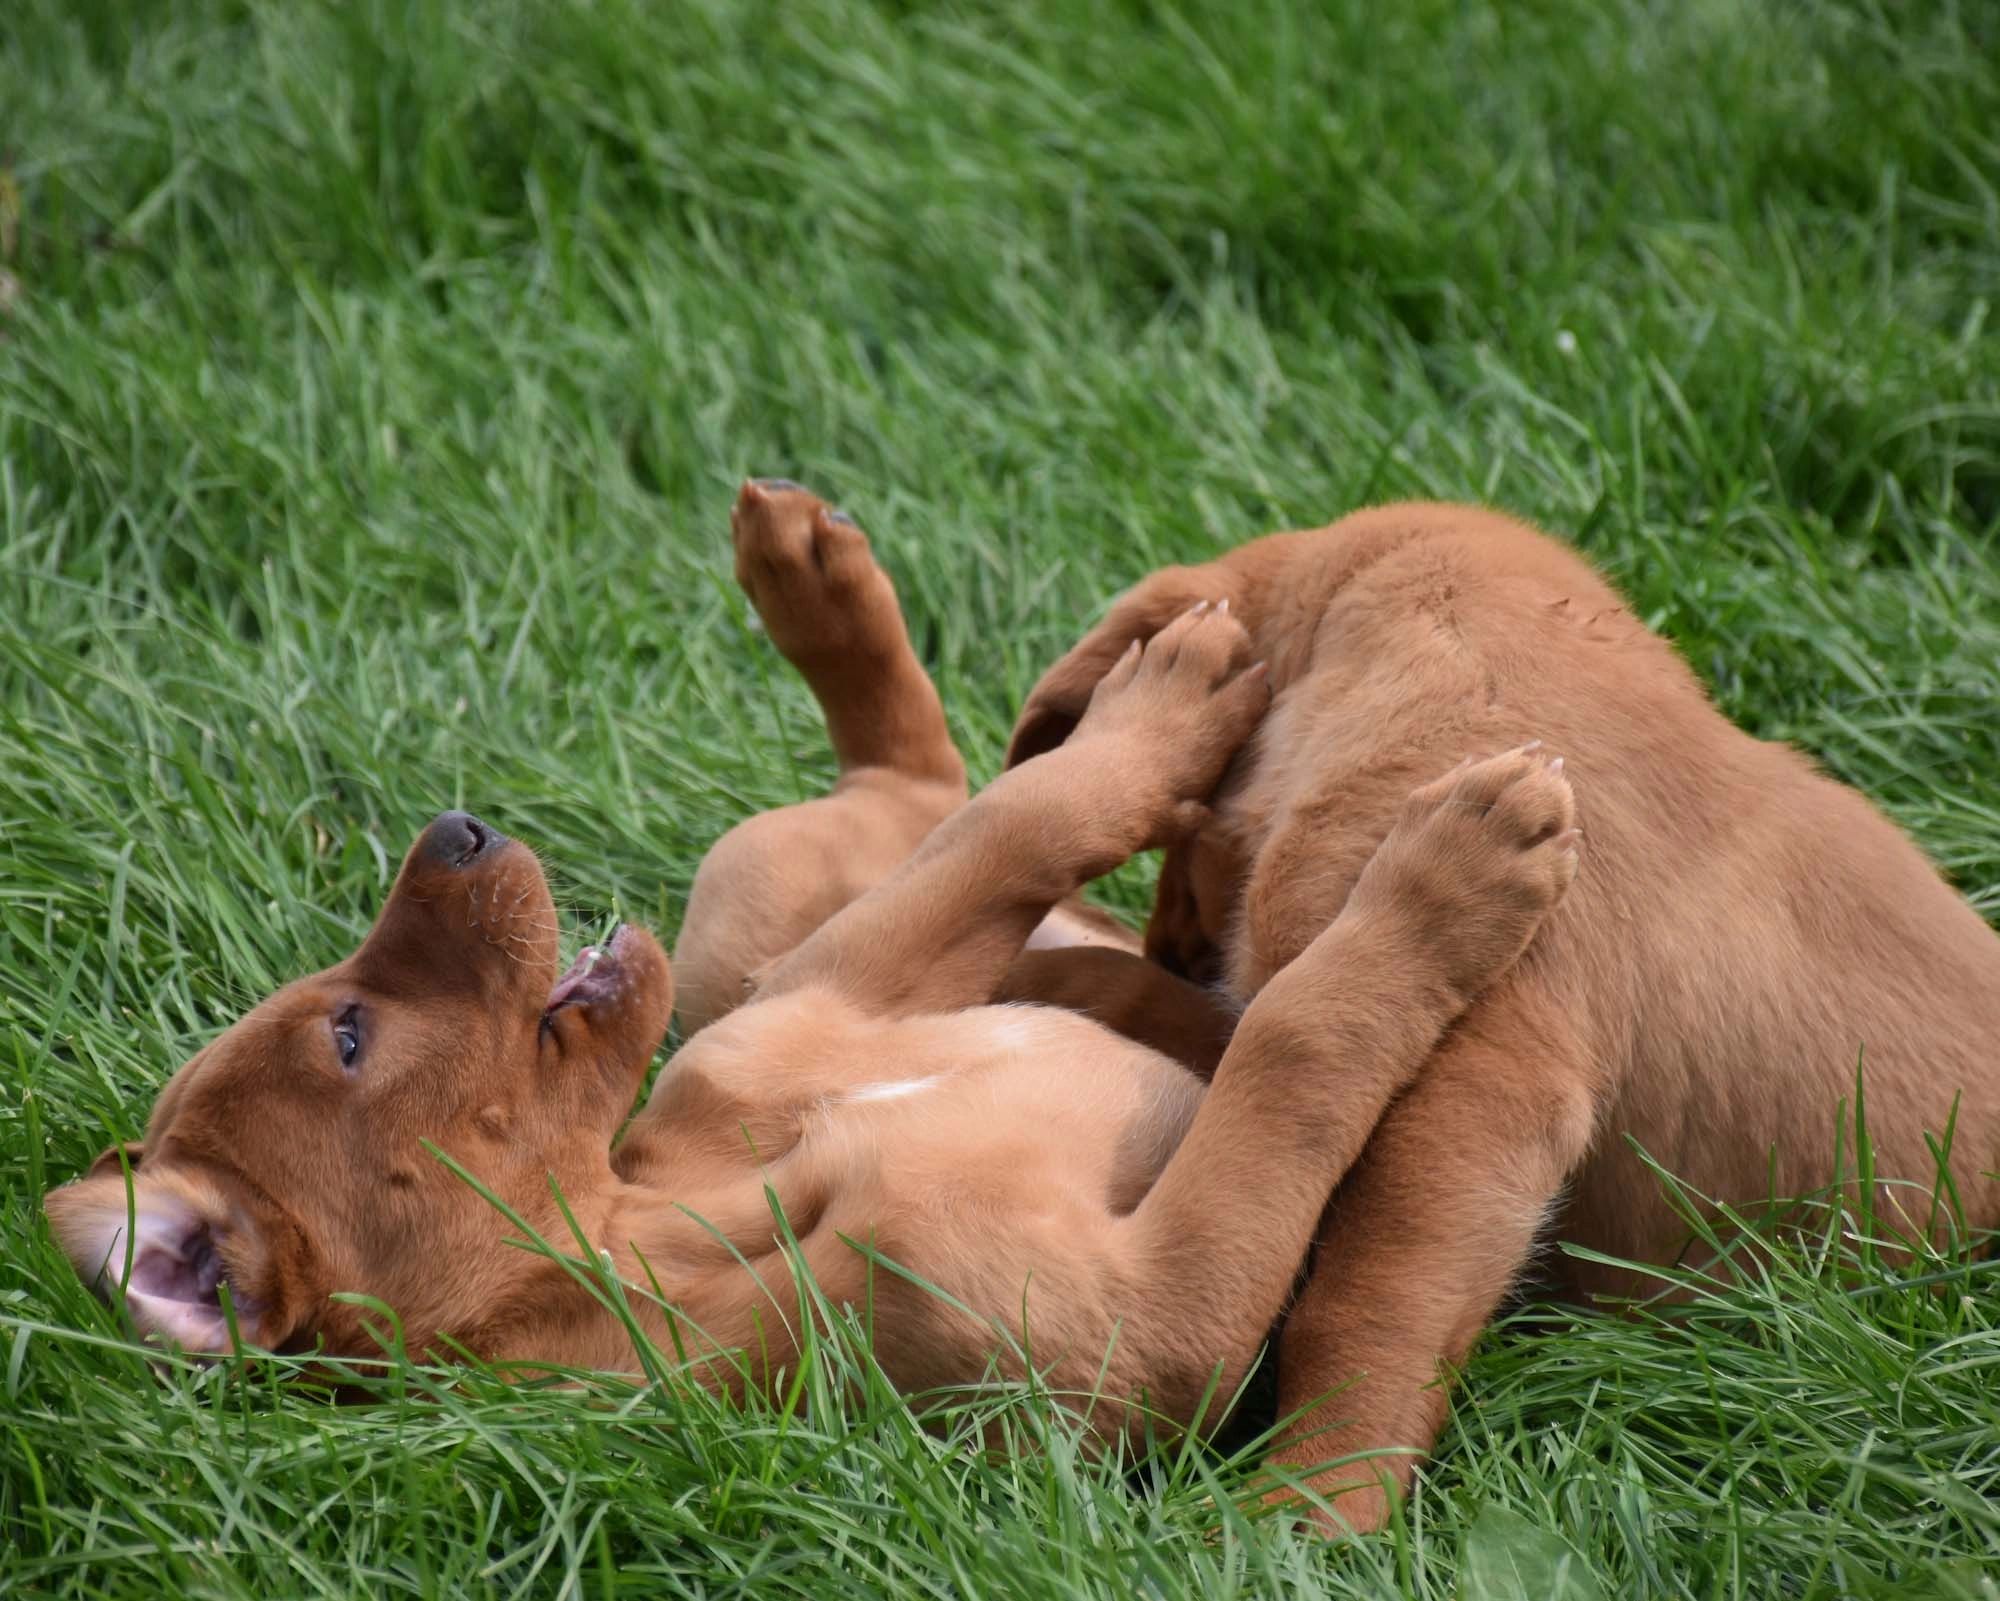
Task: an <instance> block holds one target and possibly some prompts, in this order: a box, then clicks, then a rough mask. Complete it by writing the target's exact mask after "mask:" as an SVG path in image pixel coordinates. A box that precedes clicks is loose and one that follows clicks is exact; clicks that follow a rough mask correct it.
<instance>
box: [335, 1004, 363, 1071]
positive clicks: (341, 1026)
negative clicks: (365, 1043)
mask: <svg viewBox="0 0 2000 1601" xmlns="http://www.w3.org/2000/svg"><path fill="white" fill-rule="evenodd" d="M360 1018H361V1009H360V1008H359V1007H358V1006H350V1007H348V1009H347V1010H346V1011H344V1012H342V1013H341V1014H340V1016H338V1017H337V1018H335V1019H334V1020H333V1044H334V1049H336V1050H337V1051H339V1052H340V1065H341V1066H342V1067H344V1068H346V1069H348V1070H349V1071H350V1072H351V1071H352V1070H353V1068H354V1060H355V1058H356V1057H358V1056H359V1055H360V1054H361V1021H360Z"/></svg>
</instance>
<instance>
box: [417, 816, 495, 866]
mask: <svg viewBox="0 0 2000 1601" xmlns="http://www.w3.org/2000/svg"><path fill="white" fill-rule="evenodd" d="M506 843H507V836H506V835H505V834H503V833H501V832H500V830H499V829H497V828H494V827H492V826H490V825H489V824H486V823H482V822H481V821H480V820H479V819H478V818H476V817H474V816H473V815H472V814H471V813H470V812H443V813H440V814H439V815H438V816H437V817H436V818H435V819H433V820H432V822H431V826H430V827H429V828H427V829H425V830H424V836H423V838H422V839H421V840H420V841H418V845H419V847H420V848H421V850H422V851H423V854H424V856H425V858H426V859H427V860H429V861H432V862H435V863H437V865H438V866H440V867H470V866H471V865H472V864H473V863H474V862H476V861H478V860H479V859H480V858H481V857H483V856H485V855H487V854H488V853H489V852H491V851H494V850H497V849H498V848H499V847H500V846H502V845H504V844H506Z"/></svg>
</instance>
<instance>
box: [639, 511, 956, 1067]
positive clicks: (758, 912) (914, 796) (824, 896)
mask: <svg viewBox="0 0 2000 1601" xmlns="http://www.w3.org/2000/svg"><path fill="white" fill-rule="evenodd" d="M730 529H731V533H732V536H733V538H734V542H735V547H736V579H737V582H738V583H739V584H741V585H742V586H743V590H744V592H745V593H746V594H747V595H748V596H749V597H750V601H751V604H752V605H754V606H755V607H756V608H757V615H758V617H759V618H760V619H762V621H763V624H764V629H765V632H766V633H767V634H768V635H769V636H770V639H771V643H772V644H774V645H775V646H777V648H778V650H779V651H780V652H781V653H782V654H783V656H784V657H785V659H786V660H787V661H789V662H790V663H791V664H792V665H793V666H794V667H796V668H797V669H798V670H799V673H800V674H801V676H803V677H804V679H805V681H806V683H807V684H808V685H809V686H811V689H812V692H813V694H814V696H815V697H816V698H817V699H818V701H819V704H820V710H821V712H822V713H823V714H824V716H825V718H826V730H827V736H828V738H829V740H830V741H831V742H832V745H833V752H834V757H835V759H836V760H837V761H838V763H839V766H840V776H839V778H838V780H837V781H836V782H835V784H834V786H833V790H832V792H831V793H830V794H827V795H823V796H821V797H819V798H818V799H816V800H810V801H805V802H802V803H800V804H799V805H796V806H786V807H782V808H780V809H779V810H777V811H772V812H764V813H760V814H759V815H758V816H756V817H752V818H750V819H748V820H747V821H745V822H743V823H739V824H738V825H737V826H736V827H735V828H732V829H731V830H730V831H729V832H728V833H727V834H725V835H723V836H722V838H721V839H719V840H718V841H716V843H715V845H714V846H713V847H712V848H711V849H710V851H709V853H708V855H707V856H706V857H704V858H703V859H702V863H701V866H700V868H699V869H698V870H697V871H696V873H695V879H694V887H693V889H692V890H691V892H690V893H689V896H688V904H687V914H686V916H685V917H684V918H683V919H682V923H681V937H680V941H679V947H678V949H677V950H676V951H675V953H674V969H675V973H676V976H677V978H678V981H679V983H678V1015H679V1021H680V1028H681V1033H682V1035H683V1036H686V1035H689V1034H692V1033H694V1032H695V1031H696V1030H697V1029H700V1028H702V1027H704V1026H705V1025H707V1024H709V1023H711V1022H713V1021H714V1020H715V1019H716V1018H718V1017H720V1016H722V1014H723V1013H725V1012H727V1011H729V1010H730V1009H731V1008H732V1007H734V1006H735V1005H736V1004H737V1002H738V1001H739V1000H740V999H741V998H742V995H743V990H744V983H745V980H747V979H748V978H749V976H750V975H751V974H752V973H754V972H756V971H757V969H759V968H760V967H763V966H764V965H765V964H766V963H768V962H770V961H772V960H774V959H775V958H777V957H779V956H782V955H783V954H784V953H785V952H787V951H789V950H791V949H792V948H793V947H794V946H796V945H798V944H799V943H800V942H801V941H802V940H804V939H805V938H806V936H807V935H809V934H811V933H812V932H813V930H814V929H816V928H818V927H819V926H820V924H822V923H824V922H825V921H826V920H827V919H828V918H830V917H832V916H833V915H834V914H835V913H836V912H838V911H839V910H840V909H841V908H842V907H843V906H845V905H847V904H848V902H850V901H852V900H854V899H856V898H857V897H859V896H861V895H863V894H865V893H866V892H867V891H868V890H870V889H871V888H873V887H874V886H875V885H876V884H878V883H879V882H881V880H883V879H884V878H886V877H887V876H888V875H889V874H890V873H891V872H893V871H894V870H895V868H896V867H897V866H898V865H900V864H901V863H902V861H903V860H904V859H905V858H906V857H908V856H909V854H910V853H911V852H912V851H913V850H915V849H916V848H917V846H918V845H919V844H920V843H921V842H922V841H923V839H924V838H925V836H926V835H928V834H929V833H930V831H931V830H932V829H933V828H935V827H936V826H937V825H938V824H939V823H940V822H942V821H943V820H944V819H945V818H946V817H948V816H949V815H950V814H951V813H952V812H954V811H956V810H957V809H958V808H959V807H960V806H961V805H963V804H964V802H965V798H966V787H965V764H964V762H963V761H961V760H960V759H959V755H958V751H957V750H956V748H954V746H953V745H952V741H951V734H950V731H949V730H948V729H947V728H946V726H945V720H944V707H943V705H942V704H941V703H940V701H939V700H938V693H937V690H936V688H935V687H934V686H933V685H932V683H931V681H930V678H929V676H928V675H927V674H926V673H925V672H924V669H923V666H922V664H921V663H920V662H919V661H918V660H917V657H916V652H915V651H914V650H913V649H912V648H911V646H910V636H909V633H908V630H907V629H905V627H904V625H903V614H902V609H901V607H900V606H899V605H898V604H897V601H896V591H895V588H894V586H893V585H891V583H890V582H889V575H888V574H887V573H885V572H884V571H883V570H882V568H881V566H880V565H879V564H878V563H877V562H876V560H875V557H874V553H873V552H872V551H871V550H870V549H869V546H868V539H867V536H866V535H865V534H863V533H862V531H861V530H860V529H859V528H857V527H856V526H855V525H854V524H853V522H851V521H850V520H849V519H848V518H846V517H845V516H843V515H842V514H841V513H839V512H837V511H834V510H832V509H831V508H829V507H828V506H827V505H826V504H825V502H823V501H821V500H820V499H819V498H818V497H817V496H814V495H811V494H808V493H807V492H806V491H805V490H802V489H800V488H798V487H797V486H796V485H793V484H789V483H785V482H784V481H782V480H777V479H772V480H766V481H763V482H757V481H752V482H750V483H746V484H745V485H744V486H743V492H742V494H741V495H740V496H738V498H737V502H736V509H735V512H734V514H733V515H732V516H731V518H730Z"/></svg>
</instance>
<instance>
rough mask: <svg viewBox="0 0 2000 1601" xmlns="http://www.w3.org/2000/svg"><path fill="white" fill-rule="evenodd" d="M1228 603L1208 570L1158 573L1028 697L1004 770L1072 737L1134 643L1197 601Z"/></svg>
mask: <svg viewBox="0 0 2000 1601" xmlns="http://www.w3.org/2000/svg"><path fill="white" fill-rule="evenodd" d="M1228 598H1230V584H1229V580H1228V578H1227V577H1226V576H1225V575H1224V574H1223V573H1221V572H1220V571H1218V570H1217V569H1215V568H1213V567H1209V568H1194V567H1163V568H1161V569H1160V571H1158V572H1156V573H1154V574H1152V575H1151V576H1150V577H1148V578H1145V579H1142V580H1140V582H1139V583H1138V585H1137V586H1136V587H1134V588H1132V589H1129V590H1127V591H1126V592H1125V593H1124V594H1123V595H1120V596H1119V597H1118V599H1117V600H1115V601H1114V602H1112V606H1111V610H1110V612H1109V613H1107V614H1106V616H1105V619H1104V621H1103V622H1101V623H1099V624H1098V625H1097V626H1096V627H1095V628H1093V629H1092V630H1091V631H1090V632H1089V633H1087V634H1085V635H1084V636H1083V638H1082V639H1081V640H1079V641H1078V642H1077V644H1076V646H1075V648H1074V649H1072V650H1071V651H1070V653H1069V654H1068V655H1067V656H1064V657H1063V658H1062V659H1061V660H1059V661H1058V662H1057V663H1056V664H1055V665H1054V666H1053V667H1051V668H1050V669H1049V670H1048V671H1047V672H1045V673H1043V674H1042V676H1041V679H1040V680H1039V681H1038V682H1037V683H1036V685H1035V687H1034V688H1033V689H1031V690H1029V691H1028V698H1027V700H1026V701H1025V702H1023V703H1022V706H1021V715H1020V718H1019V719H1018V720H1017V721H1016V722H1015V724H1014V733H1013V736H1012V737H1011V738H1010V739H1009V740H1008V741H1007V766H1009V767H1019V766H1020V765H1021V763H1023V762H1025V761H1027V760H1028V759H1029V758H1030V757H1032V756H1040V755H1041V754H1042V753H1043V752H1044V751H1052V750H1054V749H1055V748H1056V747H1057V746H1058V745H1060V744H1061V743H1062V742H1063V741H1064V740H1066V739H1068V738H1069V736H1070V735H1071V734H1073V733H1075V732H1076V725H1077V724H1078V723H1080V722H1082V721H1083V713H1084V709H1085V708H1086V707H1087V706H1089V705H1090V697H1091V695H1092V693H1093V692H1094V691H1095V690H1096V688H1097V686H1098V683H1099V682H1100V681H1101V680H1102V679H1103V677H1104V675H1105V674H1106V673H1108V672H1110V671H1111V669H1112V668H1114V667H1116V666H1117V665H1118V659H1119V657H1121V656H1123V655H1124V654H1125V652H1126V651H1127V650H1128V649H1130V648H1131V644H1132V641H1133V640H1135V639H1151V638H1152V637H1153V636H1154V635H1155V634H1157V633H1158V632H1159V631H1160V630H1161V629H1162V628H1165V627H1166V626H1167V624H1168V623H1170V622H1172V621H1173V620H1174V619H1175V618H1176V617H1178V616H1180V614H1181V613H1182V612H1184V611H1186V610H1187V609H1188V608H1189V607H1190V606H1193V605H1194V604H1195V603H1196V602H1198V601H1204V600H1224V599H1228Z"/></svg>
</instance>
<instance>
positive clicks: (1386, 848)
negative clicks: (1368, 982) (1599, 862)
mask: <svg viewBox="0 0 2000 1601" xmlns="http://www.w3.org/2000/svg"><path fill="white" fill-rule="evenodd" d="M1575 823H1576V800H1575V797H1574V795H1573V794H1572V793H1571V791H1570V785H1569V780H1568V778H1567V777H1566V776H1565V774H1564V772H1563V761H1562V758H1561V757H1560V756H1557V755H1555V754H1554V753H1553V752H1548V751H1544V750H1543V749H1542V747H1541V743H1540V741H1536V742H1535V743H1534V744H1531V745H1523V746H1522V747H1520V748H1519V749H1518V750H1511V751H1508V752H1506V753H1505V754H1504V755H1500V756H1493V757H1489V758H1488V759H1486V760H1485V761H1478V762H1474V761H1467V762H1464V763H1461V764H1460V765H1459V766H1458V767H1455V768H1454V769H1452V771H1451V772H1449V773H1447V774H1445V775H1444V777H1442V778H1440V779H1437V780H1435V781H1434V782H1432V783H1429V784H1426V785H1424V786H1423V787H1422V788H1421V789H1419V790H1417V791H1416V792H1415V793H1414V794H1412V795H1411V796H1410V798H1409V800H1408V801H1406V802H1405V803H1404V807H1403V813H1402V816H1401V817H1400V818H1398V820H1397V822H1396V825H1395V827H1394V828H1392V829H1391V830H1390V832H1389V836H1388V838H1386V839H1385V840H1383V842H1382V844H1381V845H1380V846H1379V847H1378V848H1377V850H1376V852H1375V855H1374V857H1373V858H1372V859H1371V860H1370V861H1369V863H1368V866H1367V867H1366V868H1365V869H1364V870H1363V872H1362V875H1361V878H1360V881H1359V882H1358V883H1357V884H1356V885H1355V888H1354V895H1353V897H1352V899H1351V900H1350V902H1349V904H1350V905H1351V906H1353V907H1354V908H1355V909H1356V910H1357V911H1358V912H1361V913H1364V914H1366V915H1370V916H1373V917H1377V918H1382V919H1387V920H1389V921H1390V922H1391V923H1393V924H1396V925H1399V926H1400V927H1401V928H1403V929H1404V930H1405V931H1406V932H1407V933H1408V934H1409V935H1410V936H1412V937H1413V938H1414V940H1415V941H1416V943H1417V946H1418V949H1419V953H1420V954H1421V955H1423V956H1426V957H1429V958H1433V959H1435V960H1436V961H1437V962H1438V963H1439V964H1440V967H1441V969H1442V972H1443V975H1444V977H1445V980H1446V982H1448V983H1449V984H1450V985H1451V986H1452V987H1453V989H1454V990H1456V991H1457V993H1458V994H1459V995H1460V996H1461V997H1463V998H1464V999H1466V1000H1470V999H1471V998H1472V997H1473V996H1474V995H1477V994H1478V993H1479V992H1480V991H1482V990H1484V989H1485V988H1486V987H1487V986H1488V985H1489V984H1491V983H1492V982H1493V981H1494V980H1495V979H1496V978H1498V977H1499V976H1500V975H1501V974H1502V973H1504V972H1505V971H1506V970H1507V969H1508V968H1509V967H1511V966H1512V965H1513V964H1514V961H1515V960H1516V958H1518V957H1519V956H1520V955H1521V953H1522V952H1523V951H1524V950H1526V949H1527V948H1528V943H1529V941H1530V940H1532V939H1533V938H1534V936H1535V932H1536V930H1537V929H1539V928H1540V927H1541V925H1542V920H1543V919H1544V918H1545V917H1547V916H1548V914H1549V913H1550V911H1552V910H1553V909H1554V908H1555V905H1556V903H1557V902H1558V901H1560V900H1561V899H1562V897H1563V893H1564V891H1566V890H1567V889H1568V888H1569V885H1570V880H1571V879H1573V878H1574V877H1575V876H1576V870H1577V861H1578V854H1579V850H1580V847H1581V843H1582V835H1581V834H1580V833H1579V832H1578V830H1577V828H1576V827H1575Z"/></svg>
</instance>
